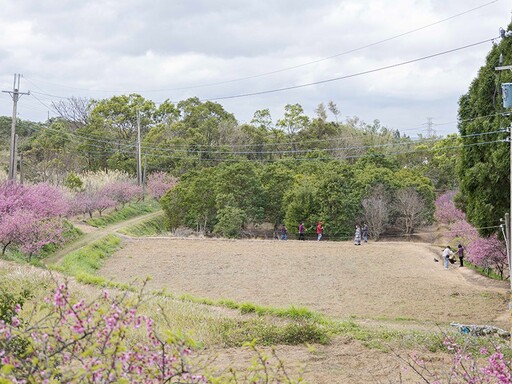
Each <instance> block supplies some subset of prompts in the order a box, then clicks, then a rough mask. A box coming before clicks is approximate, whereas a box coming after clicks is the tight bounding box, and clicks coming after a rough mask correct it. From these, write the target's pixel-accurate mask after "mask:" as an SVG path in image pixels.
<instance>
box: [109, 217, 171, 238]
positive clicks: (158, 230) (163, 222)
mask: <svg viewBox="0 0 512 384" xmlns="http://www.w3.org/2000/svg"><path fill="white" fill-rule="evenodd" d="M118 232H119V233H122V234H124V235H128V236H133V237H144V236H156V235H161V234H163V233H166V232H168V229H167V219H166V216H165V214H164V213H163V212H162V214H161V215H158V216H156V217H152V218H150V219H147V220H144V221H141V222H140V223H137V224H135V225H132V226H130V227H125V228H122V229H120V230H119V231H118Z"/></svg>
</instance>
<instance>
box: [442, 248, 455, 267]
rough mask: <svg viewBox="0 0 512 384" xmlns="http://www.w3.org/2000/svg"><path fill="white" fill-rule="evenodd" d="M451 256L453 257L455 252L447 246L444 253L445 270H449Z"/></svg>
mask: <svg viewBox="0 0 512 384" xmlns="http://www.w3.org/2000/svg"><path fill="white" fill-rule="evenodd" d="M450 256H453V252H452V249H451V248H450V246H449V245H447V246H446V248H445V249H444V251H443V258H444V269H448V265H449V264H450Z"/></svg>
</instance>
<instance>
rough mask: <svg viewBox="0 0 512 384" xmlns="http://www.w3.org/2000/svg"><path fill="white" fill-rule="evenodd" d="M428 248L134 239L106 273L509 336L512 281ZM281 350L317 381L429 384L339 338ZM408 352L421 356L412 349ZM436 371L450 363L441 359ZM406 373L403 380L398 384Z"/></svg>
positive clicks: (231, 356)
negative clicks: (447, 261)
mask: <svg viewBox="0 0 512 384" xmlns="http://www.w3.org/2000/svg"><path fill="white" fill-rule="evenodd" d="M440 253H441V249H440V248H433V247H431V246H430V245H429V244H426V243H406V242H378V243H373V242H370V243H368V244H363V245H361V246H354V245H353V244H352V243H350V242H316V241H302V242H300V241H278V240H221V239H190V238H187V239H185V238H145V239H127V240H126V243H125V247H124V248H123V249H122V250H120V251H118V252H117V253H116V254H115V255H114V256H112V257H111V258H110V259H109V260H108V261H107V262H106V265H105V266H104V268H103V269H102V270H101V271H100V272H99V273H100V274H101V275H103V276H106V277H109V278H112V279H114V280H116V281H123V282H132V281H133V280H134V279H137V278H145V277H147V276H151V277H152V280H151V281H150V282H149V287H151V288H157V289H161V288H165V289H167V290H168V291H169V292H172V293H174V294H177V295H179V294H183V293H189V294H192V295H194V296H196V297H205V298H211V299H221V298H222V299H233V300H236V301H239V302H244V301H248V302H252V303H255V304H259V305H270V306H275V307H288V306H290V305H295V306H306V307H308V308H309V309H312V310H316V311H318V312H321V313H323V314H326V315H328V316H330V317H332V318H336V319H347V318H352V319H354V320H355V321H356V322H358V323H360V324H365V325H369V326H376V327H385V328H393V327H400V328H413V329H421V330H427V331H429V330H431V331H438V330H439V328H444V329H446V328H448V327H449V323H450V322H452V321H454V322H458V323H466V324H491V325H495V326H498V327H500V328H505V329H508V327H509V314H508V311H507V303H508V296H507V292H508V291H507V288H508V282H500V281H494V280H490V279H487V278H485V277H482V276H479V275H478V274H476V273H475V272H473V271H471V270H469V269H467V268H459V267H457V266H456V264H455V265H450V268H449V270H445V269H444V268H443V265H442V263H441V262H437V263H436V262H434V257H436V255H437V258H438V259H440V257H439V254H440ZM315 348H316V350H315V351H314V352H313V353H312V352H311V351H310V350H309V349H308V347H306V346H280V347H278V351H279V353H280V355H281V357H283V358H284V360H285V362H286V363H287V365H288V366H289V367H291V368H292V369H293V368H297V367H304V368H305V373H304V377H305V379H306V381H307V382H310V383H384V382H385V383H395V382H406V383H414V382H420V380H419V378H418V377H417V376H415V375H414V374H413V372H412V371H411V370H409V371H404V370H403V369H402V368H403V365H402V366H401V364H400V363H399V361H398V360H397V359H396V357H395V356H393V354H392V353H389V352H388V353H385V352H382V351H379V350H373V349H368V348H367V347H365V346H363V345H361V343H359V342H356V341H350V340H346V339H344V338H343V337H338V338H336V339H334V340H333V342H332V343H330V344H329V345H325V346H322V345H320V346H315ZM402 352H404V353H406V352H411V351H402ZM217 355H218V364H219V366H221V367H222V366H229V365H234V366H235V367H236V366H238V367H247V366H248V361H249V360H250V356H252V355H251V353H250V352H249V351H245V350H241V349H225V350H220V351H217ZM425 357H427V358H430V361H432V362H433V363H434V365H437V366H440V365H443V364H446V359H447V356H443V355H442V354H441V355H439V354H436V355H435V354H431V356H430V357H428V356H425ZM400 376H401V379H400V380H402V381H398V380H399V377H400Z"/></svg>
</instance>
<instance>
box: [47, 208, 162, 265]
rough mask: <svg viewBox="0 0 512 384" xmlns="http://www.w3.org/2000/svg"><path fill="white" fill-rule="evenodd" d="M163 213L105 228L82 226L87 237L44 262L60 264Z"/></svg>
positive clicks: (67, 246) (159, 212) (69, 245)
mask: <svg viewBox="0 0 512 384" xmlns="http://www.w3.org/2000/svg"><path fill="white" fill-rule="evenodd" d="M161 213H162V211H157V212H152V213H148V214H146V215H142V216H137V217H134V218H133V219H129V220H126V221H123V222H120V223H115V224H111V225H109V226H107V227H105V228H95V227H92V226H85V227H84V226H83V225H82V226H81V227H80V229H81V230H82V232H84V233H85V235H84V236H83V237H81V238H80V239H78V240H77V241H75V242H73V243H71V244H68V245H66V246H65V247H64V248H62V249H60V250H58V251H57V252H56V253H55V254H53V255H52V256H50V257H48V258H46V259H45V260H44V262H45V264H46V265H50V264H57V263H58V262H60V260H61V259H62V258H63V257H64V256H65V255H67V254H68V253H70V252H73V251H76V250H77V249H80V248H82V247H84V246H86V245H88V244H90V243H92V242H94V241H96V240H98V239H100V238H102V237H103V236H106V235H108V234H111V233H115V232H116V231H117V230H119V229H121V228H124V227H129V226H131V225H134V224H137V223H139V222H141V221H144V220H147V219H151V218H152V217H155V216H158V215H160V214H161Z"/></svg>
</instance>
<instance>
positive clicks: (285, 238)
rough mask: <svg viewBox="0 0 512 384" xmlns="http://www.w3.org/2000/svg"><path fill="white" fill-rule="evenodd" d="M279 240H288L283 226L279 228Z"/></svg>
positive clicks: (286, 231)
mask: <svg viewBox="0 0 512 384" xmlns="http://www.w3.org/2000/svg"><path fill="white" fill-rule="evenodd" d="M281 240H288V230H287V229H286V226H285V225H284V224H283V226H282V227H281Z"/></svg>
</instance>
